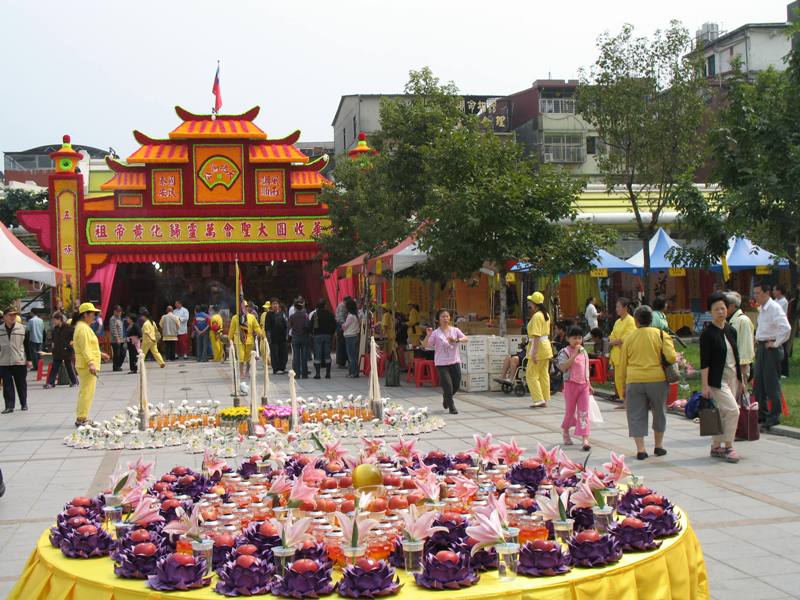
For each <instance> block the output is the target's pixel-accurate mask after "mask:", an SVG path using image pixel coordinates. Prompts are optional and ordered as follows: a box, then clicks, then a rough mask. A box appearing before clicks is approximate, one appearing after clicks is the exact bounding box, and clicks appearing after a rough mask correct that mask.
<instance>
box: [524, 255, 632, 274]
mask: <svg viewBox="0 0 800 600" xmlns="http://www.w3.org/2000/svg"><path fill="white" fill-rule="evenodd" d="M591 264H592V269H606V270H608V272H609V273H613V272H620V273H631V274H633V275H638V274H639V273H640V271H641V269H640V268H639V267H636V266H634V265H632V264H631V263H629V262H627V261H624V260H622V259H621V258H617V257H616V256H614V255H613V254H611V253H610V252H606V251H605V250H603V249H600V250H598V251H597V256H596V257H595V258H594V259H593V260H592V263H591ZM532 268H533V267H532V265H531V264H530V263H526V262H518V263H517V264H516V265H514V266H513V267H511V270H512V271H517V272H526V271H530V270H531V269H532Z"/></svg>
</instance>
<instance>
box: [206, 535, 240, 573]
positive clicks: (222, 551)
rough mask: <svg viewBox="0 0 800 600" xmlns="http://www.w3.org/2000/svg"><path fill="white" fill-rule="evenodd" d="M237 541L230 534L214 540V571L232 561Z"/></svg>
mask: <svg viewBox="0 0 800 600" xmlns="http://www.w3.org/2000/svg"><path fill="white" fill-rule="evenodd" d="M235 545H236V541H235V540H234V539H233V536H232V535H231V534H230V533H222V534H220V535H218V536H216V537H215V538H214V549H213V550H212V558H211V566H212V567H213V568H214V570H216V569H219V568H220V567H221V566H222V565H224V564H225V563H226V562H228V561H229V560H231V554H233V552H234V547H235Z"/></svg>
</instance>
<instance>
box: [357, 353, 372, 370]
mask: <svg viewBox="0 0 800 600" xmlns="http://www.w3.org/2000/svg"><path fill="white" fill-rule="evenodd" d="M358 370H359V371H361V373H362V374H364V375H369V371H370V366H369V354H362V355H361V356H360V357H359V358H358Z"/></svg>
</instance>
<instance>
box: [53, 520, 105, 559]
mask: <svg viewBox="0 0 800 600" xmlns="http://www.w3.org/2000/svg"><path fill="white" fill-rule="evenodd" d="M113 546H114V540H113V539H111V536H110V535H108V532H107V531H105V530H104V529H102V528H101V527H100V526H98V525H95V524H93V523H88V524H86V525H81V526H80V527H78V528H76V529H75V530H73V531H67V532H66V534H65V535H64V536H63V537H62V539H61V543H60V544H59V548H60V549H61V552H63V553H64V556H67V557H69V558H93V557H95V556H107V555H108V553H109V552H111V548H112V547H113Z"/></svg>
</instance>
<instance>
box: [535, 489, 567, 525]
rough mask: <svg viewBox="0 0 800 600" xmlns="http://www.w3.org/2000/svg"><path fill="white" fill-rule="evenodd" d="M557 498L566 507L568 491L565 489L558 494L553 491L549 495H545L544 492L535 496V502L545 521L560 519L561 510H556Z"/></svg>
mask: <svg viewBox="0 0 800 600" xmlns="http://www.w3.org/2000/svg"><path fill="white" fill-rule="evenodd" d="M559 498H560V499H561V503H562V504H563V505H564V508H565V509H566V508H567V506H568V502H569V492H568V491H567V490H564V491H563V492H561V495H560V496H559V495H558V494H556V493H555V492H553V494H552V495H551V496H545V495H544V494H542V495H540V496H536V504H538V505H539V510H540V511H542V515H543V516H544V518H545V520H546V521H558V520H559V519H561V511H559V510H558V500H559Z"/></svg>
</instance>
